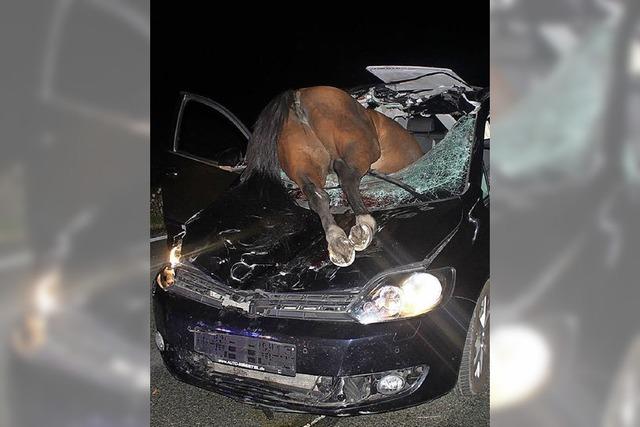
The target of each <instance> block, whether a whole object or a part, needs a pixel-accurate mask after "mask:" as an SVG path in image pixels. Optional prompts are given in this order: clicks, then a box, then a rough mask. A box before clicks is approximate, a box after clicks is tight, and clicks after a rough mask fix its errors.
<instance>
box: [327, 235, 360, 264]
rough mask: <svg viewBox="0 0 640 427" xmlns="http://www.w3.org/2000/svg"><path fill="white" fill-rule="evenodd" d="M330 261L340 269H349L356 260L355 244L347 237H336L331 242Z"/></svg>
mask: <svg viewBox="0 0 640 427" xmlns="http://www.w3.org/2000/svg"><path fill="white" fill-rule="evenodd" d="M329 259H330V260H331V262H332V263H334V264H335V265H337V266H338V267H347V266H349V265H351V264H353V261H354V260H355V259H356V251H355V249H354V247H353V244H352V243H351V241H350V240H349V239H347V237H346V236H344V237H336V238H335V239H333V240H332V241H330V242H329Z"/></svg>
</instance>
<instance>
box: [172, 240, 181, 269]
mask: <svg viewBox="0 0 640 427" xmlns="http://www.w3.org/2000/svg"><path fill="white" fill-rule="evenodd" d="M180 256H182V245H180V244H178V245H176V246H174V247H173V248H171V251H169V262H170V263H171V267H175V266H176V265H178V264H180Z"/></svg>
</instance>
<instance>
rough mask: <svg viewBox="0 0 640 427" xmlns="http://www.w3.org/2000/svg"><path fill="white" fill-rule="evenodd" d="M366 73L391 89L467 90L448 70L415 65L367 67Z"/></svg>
mask: <svg viewBox="0 0 640 427" xmlns="http://www.w3.org/2000/svg"><path fill="white" fill-rule="evenodd" d="M367 71H369V72H370V73H371V74H373V75H374V76H376V77H377V78H379V79H380V80H382V81H383V82H385V83H387V85H388V86H389V87H390V88H391V89H393V90H398V89H405V90H420V89H436V88H444V87H452V86H461V87H464V88H469V85H468V84H467V82H465V81H464V80H463V79H462V78H461V77H460V76H459V75H457V74H456V73H455V72H454V71H453V70H451V69H449V68H438V67H421V66H415V65H369V66H368V67H367Z"/></svg>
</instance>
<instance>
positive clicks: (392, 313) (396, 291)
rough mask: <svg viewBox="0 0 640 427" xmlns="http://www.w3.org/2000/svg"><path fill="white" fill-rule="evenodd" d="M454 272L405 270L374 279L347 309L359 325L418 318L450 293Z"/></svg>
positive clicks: (411, 268)
mask: <svg viewBox="0 0 640 427" xmlns="http://www.w3.org/2000/svg"><path fill="white" fill-rule="evenodd" d="M454 279H455V270H454V269H452V268H441V269H438V270H430V271H426V270H425V269H424V267H408V268H405V269H403V270H397V271H391V272H387V273H384V274H382V275H379V276H377V277H376V278H374V279H373V280H372V281H371V283H370V284H369V285H367V286H366V287H365V290H364V292H363V295H362V296H361V297H360V299H358V300H357V301H356V302H355V303H354V305H353V306H352V307H351V308H350V309H349V312H350V314H351V315H352V316H353V317H355V318H356V319H357V320H358V321H359V322H360V323H364V324H369V323H377V322H385V321H388V320H394V319H403V318H408V317H414V316H419V315H421V314H424V313H426V312H428V311H430V310H433V309H434V308H435V307H437V306H438V305H439V304H440V303H441V302H442V300H443V298H444V296H445V295H447V294H448V293H450V291H451V289H452V286H453V282H454Z"/></svg>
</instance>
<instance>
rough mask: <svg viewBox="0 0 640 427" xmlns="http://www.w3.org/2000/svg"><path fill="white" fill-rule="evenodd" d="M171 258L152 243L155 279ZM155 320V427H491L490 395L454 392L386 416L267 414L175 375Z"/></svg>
mask: <svg viewBox="0 0 640 427" xmlns="http://www.w3.org/2000/svg"><path fill="white" fill-rule="evenodd" d="M166 256H167V254H166V248H165V243H164V241H160V242H154V243H152V245H151V276H153V275H154V274H155V271H156V270H157V265H159V264H160V263H161V262H162V260H163V259H165V257H166ZM154 332H155V328H154V323H153V319H152V321H151V340H150V345H151V426H163V427H164V426H223V425H232V426H233V427H244V426H251V427H256V426H269V427H276V426H277V427H285V426H286V427H303V426H308V427H311V426H313V427H329V426H339V427H343V426H363V427H371V426H394V427H396V426H421V427H423V426H451V427H453V426H456V427H458V426H459V427H463V426H469V427H482V426H488V425H489V396H488V394H485V395H481V396H477V397H474V398H460V397H458V396H456V395H455V394H453V393H449V394H447V395H445V396H443V397H441V398H439V399H436V400H434V401H432V402H429V403H425V404H423V405H420V406H416V407H414V408H409V409H404V410H400V411H395V412H389V413H386V414H376V415H361V416H357V417H347V418H337V417H324V416H317V415H306V414H290V413H280V412H276V413H273V414H272V417H268V416H267V415H266V414H265V413H264V412H263V411H262V410H260V409H258V408H256V407H254V406H251V405H247V404H244V403H239V402H236V401H234V400H232V399H230V398H227V397H224V396H221V395H219V394H216V393H212V392H209V391H206V390H203V389H200V388H197V387H194V386H190V385H187V384H185V383H182V382H180V381H178V380H176V379H175V378H173V377H172V376H171V374H170V373H169V372H168V371H167V370H166V368H165V367H164V365H163V363H162V359H161V357H160V353H159V352H158V350H157V349H156V346H155V343H154V340H153V333H154Z"/></svg>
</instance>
